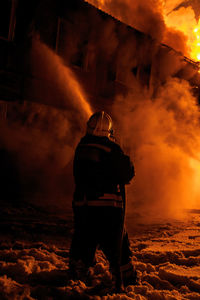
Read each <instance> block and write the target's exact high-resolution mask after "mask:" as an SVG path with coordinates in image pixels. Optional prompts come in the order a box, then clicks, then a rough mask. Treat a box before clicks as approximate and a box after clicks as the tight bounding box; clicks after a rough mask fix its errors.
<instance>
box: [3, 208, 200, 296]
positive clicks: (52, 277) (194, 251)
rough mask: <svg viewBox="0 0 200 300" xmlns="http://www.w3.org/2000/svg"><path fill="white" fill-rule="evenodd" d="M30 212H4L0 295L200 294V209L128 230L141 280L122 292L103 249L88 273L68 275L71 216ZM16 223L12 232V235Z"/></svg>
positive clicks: (138, 225) (137, 225)
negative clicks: (75, 276)
mask: <svg viewBox="0 0 200 300" xmlns="http://www.w3.org/2000/svg"><path fill="white" fill-rule="evenodd" d="M25 211H26V210H25V209H24V210H23V212H21V214H20V211H18V210H17V209H15V210H11V209H10V210H9V214H7V216H8V215H9V217H8V220H7V224H6V216H5V211H3V212H1V213H2V214H3V213H4V218H3V221H0V229H1V241H0V299H94V300H101V299H102V300H117V299H136V300H146V299H148V300H149V299H150V300H177V299H181V300H184V299H185V300H186V299H191V300H197V299H200V243H199V238H200V214H199V211H190V212H187V216H186V218H185V219H182V220H170V221H169V220H168V221H166V220H165V221H164V220H159V222H156V223H155V222H154V223H149V224H143V223H138V224H136V226H135V228H134V230H132V231H131V232H130V230H129V237H130V241H131V249H132V251H133V258H132V259H133V263H134V265H135V268H136V270H137V272H138V276H139V283H138V284H137V285H135V286H134V285H130V286H128V287H127V288H126V290H125V292H124V293H121V294H117V293H114V292H113V282H112V277H111V274H110V272H109V266H108V263H107V260H106V257H105V256H104V254H103V253H102V252H101V251H98V252H97V264H96V265H95V266H94V267H92V268H90V270H89V273H88V275H87V277H84V276H83V277H82V278H81V279H80V280H72V279H71V278H70V277H69V272H68V264H69V245H70V239H71V233H72V222H71V220H72V219H71V217H70V216H69V215H68V216H67V215H66V216H65V217H64V216H62V217H61V216H60V217H59V216H55V215H52V214H51V215H50V214H46V213H43V212H41V211H40V212H37V210H36V209H35V212H34V209H33V210H32V214H31V216H30V213H29V214H28V213H27V214H26V213H25ZM22 216H23V218H22ZM28 220H29V222H28ZM24 223H25V224H26V226H24ZM36 223H37V226H35V225H36ZM33 225H34V226H33ZM11 227H12V234H11V233H10V234H8V233H7V232H8V229H9V228H11ZM38 228H39V229H40V230H38ZM43 229H45V234H44V232H43ZM128 229H129V227H128Z"/></svg>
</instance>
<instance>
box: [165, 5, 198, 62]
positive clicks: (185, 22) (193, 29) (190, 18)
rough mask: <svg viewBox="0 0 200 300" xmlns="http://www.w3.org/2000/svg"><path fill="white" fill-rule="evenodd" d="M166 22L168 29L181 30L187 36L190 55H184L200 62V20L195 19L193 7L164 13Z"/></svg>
mask: <svg viewBox="0 0 200 300" xmlns="http://www.w3.org/2000/svg"><path fill="white" fill-rule="evenodd" d="M164 20H165V23H166V25H167V27H168V28H174V29H176V30H179V31H181V32H183V33H184V35H185V36H186V38H187V48H188V53H184V54H186V55H187V56H190V58H191V59H193V60H195V61H200V19H199V20H198V21H197V20H196V19H195V14H194V11H193V9H192V7H190V6H189V7H187V8H183V7H182V8H180V9H179V10H177V11H172V12H171V13H168V12H167V11H164Z"/></svg>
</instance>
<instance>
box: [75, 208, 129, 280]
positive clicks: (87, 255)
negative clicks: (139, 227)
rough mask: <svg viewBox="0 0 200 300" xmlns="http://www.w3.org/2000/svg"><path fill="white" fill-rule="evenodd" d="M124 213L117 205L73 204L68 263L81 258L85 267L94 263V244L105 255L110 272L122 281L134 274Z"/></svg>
mask: <svg viewBox="0 0 200 300" xmlns="http://www.w3.org/2000/svg"><path fill="white" fill-rule="evenodd" d="M123 221H124V219H123V214H122V209H121V208H116V207H88V206H85V207H74V234H73V237H72V243H71V248H70V263H71V264H73V262H74V261H75V262H76V261H81V262H83V263H84V265H85V266H86V269H88V268H89V267H90V266H92V265H93V264H94V263H95V252H96V249H97V247H98V248H99V249H101V250H102V251H103V252H104V254H105V255H106V257H107V259H108V261H109V264H110V269H111V272H112V274H113V275H114V276H115V277H116V278H117V280H118V282H119V283H118V284H120V280H122V281H123V283H124V285H127V283H129V279H130V278H132V277H133V272H134V271H133V266H132V263H131V250H130V245H129V239H128V234H127V233H126V231H125V230H124V229H123Z"/></svg>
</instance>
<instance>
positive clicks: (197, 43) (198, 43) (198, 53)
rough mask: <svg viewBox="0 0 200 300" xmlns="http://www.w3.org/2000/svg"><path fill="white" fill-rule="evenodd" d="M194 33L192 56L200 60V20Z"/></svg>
mask: <svg viewBox="0 0 200 300" xmlns="http://www.w3.org/2000/svg"><path fill="white" fill-rule="evenodd" d="M193 34H194V45H193V47H192V57H194V59H196V60H198V61H200V20H199V21H198V26H197V27H195V28H194V30H193Z"/></svg>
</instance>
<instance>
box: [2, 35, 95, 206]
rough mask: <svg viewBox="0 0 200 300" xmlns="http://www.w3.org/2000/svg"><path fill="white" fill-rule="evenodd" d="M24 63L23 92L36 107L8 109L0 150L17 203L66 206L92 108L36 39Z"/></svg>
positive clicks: (24, 105) (61, 65)
mask: <svg viewBox="0 0 200 300" xmlns="http://www.w3.org/2000/svg"><path fill="white" fill-rule="evenodd" d="M30 62H31V70H32V74H33V81H32V82H31V85H29V86H27V87H26V89H27V91H28V92H29V93H30V98H31V99H32V100H34V101H37V102H39V103H37V102H28V101H26V102H24V103H9V104H8V120H6V121H5V120H1V126H0V137H1V148H3V149H6V151H8V153H9V154H10V155H11V156H14V157H15V162H16V167H17V169H18V170H19V176H20V179H19V181H20V188H21V191H22V194H23V200H25V201H28V202H29V201H31V202H34V203H37V204H39V203H40V204H41V205H43V206H46V207H48V206H49V207H51V206H57V207H63V208H66V207H71V200H72V193H73V175H72V161H73V155H74V149H75V146H76V144H77V143H78V141H79V139H80V137H81V136H82V135H83V134H84V132H85V124H86V120H87V119H88V118H89V116H90V115H91V114H92V109H91V107H90V105H89V103H88V102H87V100H86V95H85V94H84V92H83V90H82V88H81V86H80V84H79V83H78V81H77V79H76V77H75V75H74V73H73V72H72V71H71V70H70V69H69V67H67V66H65V65H64V63H63V62H62V60H61V58H60V57H59V56H58V55H56V54H55V53H54V52H53V51H52V50H50V49H49V48H48V47H47V46H46V45H44V44H43V43H42V42H41V41H40V40H39V39H38V38H34V39H33V43H32V50H31V54H30ZM34 78H36V80H35V81H34ZM38 79H39V80H38ZM41 79H42V80H41ZM40 82H42V85H40ZM12 201H18V199H13V200H12Z"/></svg>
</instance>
